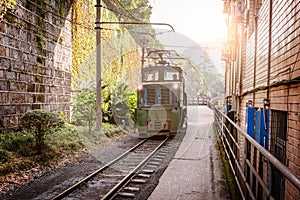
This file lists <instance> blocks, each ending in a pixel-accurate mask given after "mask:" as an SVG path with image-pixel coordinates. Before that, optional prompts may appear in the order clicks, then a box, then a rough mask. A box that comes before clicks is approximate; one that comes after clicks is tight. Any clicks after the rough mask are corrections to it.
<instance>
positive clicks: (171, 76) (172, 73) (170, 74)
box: [164, 71, 179, 81]
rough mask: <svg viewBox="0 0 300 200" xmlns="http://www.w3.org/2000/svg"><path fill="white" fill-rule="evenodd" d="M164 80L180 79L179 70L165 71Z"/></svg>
mask: <svg viewBox="0 0 300 200" xmlns="http://www.w3.org/2000/svg"><path fill="white" fill-rule="evenodd" d="M164 80H165V81H173V80H174V81H175V80H179V72H177V71H165V74H164Z"/></svg>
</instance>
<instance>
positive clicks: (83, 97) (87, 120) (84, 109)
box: [71, 87, 97, 133]
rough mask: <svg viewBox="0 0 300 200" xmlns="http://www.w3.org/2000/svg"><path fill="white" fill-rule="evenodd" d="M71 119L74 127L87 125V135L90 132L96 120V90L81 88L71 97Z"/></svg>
mask: <svg viewBox="0 0 300 200" xmlns="http://www.w3.org/2000/svg"><path fill="white" fill-rule="evenodd" d="M71 106H72V113H73V115H72V117H73V122H74V124H76V125H88V128H89V133H91V132H92V129H93V126H94V124H95V121H96V118H97V109H96V88H95V87H93V88H83V89H82V90H81V91H80V92H77V93H76V95H74V96H73V102H71Z"/></svg>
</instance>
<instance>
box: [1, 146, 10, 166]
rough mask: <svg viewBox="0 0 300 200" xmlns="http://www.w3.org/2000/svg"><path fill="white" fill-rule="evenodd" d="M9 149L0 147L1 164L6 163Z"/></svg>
mask: <svg viewBox="0 0 300 200" xmlns="http://www.w3.org/2000/svg"><path fill="white" fill-rule="evenodd" d="M8 156H9V155H8V151H6V150H4V149H0V164H1V163H5V162H6V161H7V160H8Z"/></svg>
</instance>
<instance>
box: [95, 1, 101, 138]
mask: <svg viewBox="0 0 300 200" xmlns="http://www.w3.org/2000/svg"><path fill="white" fill-rule="evenodd" d="M95 7H96V26H95V29H96V44H97V46H96V114H97V121H96V122H97V130H98V131H100V133H102V88H101V87H102V86H101V81H102V70H101V67H102V65H101V62H102V56H101V27H100V25H101V7H102V6H101V0H97V2H96V6H95Z"/></svg>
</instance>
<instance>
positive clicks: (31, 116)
mask: <svg viewBox="0 0 300 200" xmlns="http://www.w3.org/2000/svg"><path fill="white" fill-rule="evenodd" d="M21 124H22V126H23V127H24V128H25V129H27V131H28V132H29V133H31V134H33V136H34V138H35V144H36V152H37V154H40V153H41V151H42V146H43V145H44V140H45V135H47V134H51V133H53V132H55V131H56V130H58V129H60V128H62V127H63V125H64V121H63V119H62V118H60V117H59V116H58V115H57V114H55V113H52V112H50V111H46V110H39V109H37V110H31V111H28V112H26V113H25V114H24V115H23V116H22V117H21Z"/></svg>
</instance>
